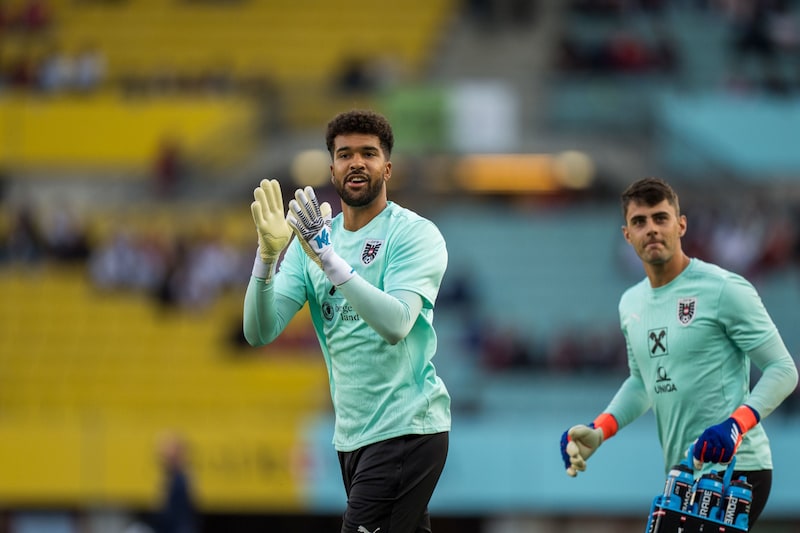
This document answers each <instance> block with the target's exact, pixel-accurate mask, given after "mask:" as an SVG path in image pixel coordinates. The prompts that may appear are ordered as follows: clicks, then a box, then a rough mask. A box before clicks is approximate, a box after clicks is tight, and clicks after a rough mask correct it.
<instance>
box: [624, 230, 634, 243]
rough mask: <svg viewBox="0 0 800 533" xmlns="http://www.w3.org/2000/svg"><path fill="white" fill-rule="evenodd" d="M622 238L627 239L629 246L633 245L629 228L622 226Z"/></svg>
mask: <svg viewBox="0 0 800 533" xmlns="http://www.w3.org/2000/svg"><path fill="white" fill-rule="evenodd" d="M622 236H623V237H625V241H627V243H628V244H633V243H632V242H631V234H630V233H629V232H628V226H622Z"/></svg>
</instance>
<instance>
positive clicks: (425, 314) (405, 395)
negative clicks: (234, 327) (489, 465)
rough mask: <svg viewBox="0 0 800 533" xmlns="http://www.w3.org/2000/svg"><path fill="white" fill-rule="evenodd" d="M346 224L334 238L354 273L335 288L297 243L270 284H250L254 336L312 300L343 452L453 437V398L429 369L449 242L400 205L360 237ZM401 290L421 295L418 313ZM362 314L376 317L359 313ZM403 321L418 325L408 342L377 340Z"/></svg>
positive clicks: (267, 334)
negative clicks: (419, 437) (415, 437)
mask: <svg viewBox="0 0 800 533" xmlns="http://www.w3.org/2000/svg"><path fill="white" fill-rule="evenodd" d="M342 224H343V218H342V215H341V214H340V215H338V216H336V217H335V218H334V219H333V221H332V228H331V235H332V238H331V241H332V242H333V246H334V249H335V251H336V253H337V254H339V255H340V256H341V257H342V258H343V259H344V260H345V261H346V262H347V263H348V264H349V265H350V266H351V267H353V269H354V270H355V272H356V276H355V277H354V278H352V279H351V280H349V281H347V282H345V283H344V284H342V286H340V287H337V288H334V287H333V285H332V284H331V282H330V281H329V280H328V278H327V277H326V276H325V274H324V273H323V272H322V270H321V269H320V268H319V267H318V266H317V265H316V264H315V263H314V262H313V261H311V260H310V259H309V258H308V256H307V255H306V254H305V253H304V252H303V250H302V248H301V246H300V244H299V243H298V241H297V239H294V240H293V241H292V243H291V244H290V245H289V248H288V249H287V251H286V255H285V257H284V259H283V261H282V262H281V264H280V270H279V272H278V273H277V274H276V275H275V276H274V278H273V280H272V281H271V282H270V283H266V282H265V280H264V279H263V278H260V277H257V276H255V275H254V276H253V277H251V279H250V283H249V285H248V289H247V294H246V296H245V306H244V325H245V330H246V333H247V330H248V329H249V330H250V331H251V332H252V331H253V330H255V329H257V330H258V337H259V340H258V341H257V342H256V344H266V343H268V342H271V341H272V340H273V339H274V338H275V337H277V335H278V334H279V333H280V332H281V331H282V330H283V328H284V327H285V326H286V324H288V322H289V320H291V317H292V316H293V315H294V313H296V312H297V311H298V310H299V309H300V308H301V307H302V306H303V305H304V304H305V302H308V304H309V308H310V314H311V318H312V322H313V325H314V329H315V331H316V334H317V338H318V339H319V343H320V346H321V348H322V353H323V356H324V358H325V363H326V365H327V369H328V379H329V382H330V392H331V398H332V401H333V408H334V413H335V428H334V436H333V444H334V446H335V448H336V449H337V450H339V451H353V450H356V449H358V448H360V447H362V446H365V445H367V444H372V443H375V442H378V441H382V440H386V439H389V438H393V437H398V436H401V435H408V434H432V433H439V432H442V431H449V430H450V396H449V393H448V391H447V389H446V387H445V385H444V383H443V382H442V380H441V379H440V377H439V376H438V375H437V373H436V369H435V367H434V365H433V363H432V358H433V356H434V354H435V352H436V333H435V331H434V328H433V307H434V303H435V301H436V297H437V294H438V291H439V286H440V284H441V281H442V278H443V276H444V272H445V269H446V267H447V249H446V246H445V241H444V238H443V237H442V235H441V233H440V232H439V230H438V228H437V227H436V226H435V225H434V224H433V223H432V222H431V221H429V220H427V219H425V218H423V217H421V216H419V215H417V214H416V213H414V212H412V211H410V210H408V209H405V208H403V207H401V206H399V205H397V204H395V203H393V202H389V204H388V206H387V207H386V209H384V210H383V211H382V212H381V213H380V214H379V215H378V216H377V217H375V218H374V219H373V220H372V221H371V222H370V223H369V224H368V225H367V226H365V227H363V228H361V229H359V230H358V231H354V232H351V231H347V230H345V229H344V228H343V226H342ZM375 289H379V290H380V291H382V292H381V293H376V292H375ZM345 293H346V294H349V295H350V296H351V299H352V301H348V300H347V299H346V298H345V296H344V294H345ZM404 293H414V294H416V295H419V297H420V298H421V300H422V309H421V310H420V311H419V313H418V314H417V315H414V313H415V309H413V306H411V307H412V309H411V310H410V311H409V306H408V305H405V302H403V301H402V295H403V294H404ZM391 295H400V299H398V298H393V297H391ZM357 299H358V300H359V302H358V303H359V305H355V306H354V305H353V304H354V303H356V300H357ZM356 307H357V308H359V309H363V310H364V313H365V314H366V313H367V312H369V313H370V314H371V315H372V316H369V317H366V318H365V317H362V316H360V315H359V313H358V311H356V309H355V308H356ZM406 312H408V313H409V314H408V316H403V315H404V313H406ZM367 320H369V321H370V323H372V324H373V326H376V327H373V326H370V325H369V324H368V323H367ZM404 320H411V321H413V325H411V324H409V325H410V330H409V331H408V333H407V335H405V336H399V335H398V338H393V339H392V342H389V341H388V340H386V339H385V338H384V337H383V336H381V335H380V334H379V333H378V331H383V332H384V333H385V332H386V330H392V329H397V328H396V325H397V324H401V323H402V322H403V321H404ZM401 329H402V328H401ZM254 335H255V334H251V336H254ZM400 337H402V338H400Z"/></svg>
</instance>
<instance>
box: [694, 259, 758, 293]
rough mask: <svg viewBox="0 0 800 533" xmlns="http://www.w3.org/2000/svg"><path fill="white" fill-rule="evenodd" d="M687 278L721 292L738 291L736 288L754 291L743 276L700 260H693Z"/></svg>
mask: <svg viewBox="0 0 800 533" xmlns="http://www.w3.org/2000/svg"><path fill="white" fill-rule="evenodd" d="M687 277H688V278H689V279H692V280H694V281H696V282H700V283H702V284H703V285H705V286H706V287H707V288H714V287H716V288H718V289H719V290H727V289H733V290H736V288H745V289H747V290H752V289H753V285H752V284H751V283H750V282H749V281H748V280H747V279H745V277H744V276H742V275H741V274H737V273H736V272H731V271H730V270H727V269H725V268H722V267H721V266H719V265H715V264H713V263H707V262H705V261H702V260H700V259H692V262H691V264H690V267H689V270H688V271H687Z"/></svg>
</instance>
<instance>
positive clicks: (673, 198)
mask: <svg viewBox="0 0 800 533" xmlns="http://www.w3.org/2000/svg"><path fill="white" fill-rule="evenodd" d="M621 200H622V218H624V219H625V220H627V219H628V206H629V205H630V204H631V203H635V204H643V205H647V206H654V205H656V204H658V203H661V202H663V201H664V200H666V201H667V202H669V204H670V205H671V206H673V207H674V208H675V214H677V215H678V216H680V214H681V207H680V203H679V202H678V194H677V193H676V192H675V191H674V190H673V189H672V187H670V185H669V183H667V182H666V181H664V180H662V179H661V178H643V179H640V180H639V181H635V182H633V183H632V184H630V185H629V186H628V188H627V189H625V190H624V191H623V192H622V196H621Z"/></svg>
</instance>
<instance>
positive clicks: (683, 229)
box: [678, 215, 689, 237]
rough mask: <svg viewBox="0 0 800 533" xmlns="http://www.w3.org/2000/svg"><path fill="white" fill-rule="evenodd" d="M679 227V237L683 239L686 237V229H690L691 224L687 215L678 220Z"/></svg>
mask: <svg viewBox="0 0 800 533" xmlns="http://www.w3.org/2000/svg"><path fill="white" fill-rule="evenodd" d="M678 227H679V228H680V233H679V235H680V236H681V237H683V236H684V235H686V229H687V228H688V227H689V222H688V221H687V220H686V215H681V216H680V218H678Z"/></svg>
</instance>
